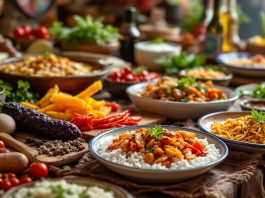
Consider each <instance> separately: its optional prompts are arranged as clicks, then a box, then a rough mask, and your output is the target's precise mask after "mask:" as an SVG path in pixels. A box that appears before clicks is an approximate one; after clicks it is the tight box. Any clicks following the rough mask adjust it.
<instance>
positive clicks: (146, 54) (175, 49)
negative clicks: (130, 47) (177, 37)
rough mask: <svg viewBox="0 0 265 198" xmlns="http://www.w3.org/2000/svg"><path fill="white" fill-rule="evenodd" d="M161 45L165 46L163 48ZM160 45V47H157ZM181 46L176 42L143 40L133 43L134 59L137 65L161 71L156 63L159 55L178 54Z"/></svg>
mask: <svg viewBox="0 0 265 198" xmlns="http://www.w3.org/2000/svg"><path fill="white" fill-rule="evenodd" d="M162 45H166V46H167V47H166V48H164V49H163V47H162ZM159 46H160V47H159ZM180 52H181V46H180V45H177V44H170V43H163V44H152V42H150V41H143V42H139V43H136V45H135V59H136V62H137V63H138V65H144V66H146V67H148V68H149V70H151V71H161V70H162V69H161V67H160V66H159V65H158V64H157V63H156V60H157V59H158V58H159V57H163V56H171V55H174V54H179V53H180Z"/></svg>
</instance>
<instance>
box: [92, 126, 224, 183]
mask: <svg viewBox="0 0 265 198" xmlns="http://www.w3.org/2000/svg"><path fill="white" fill-rule="evenodd" d="M142 127H148V128H150V127H153V125H142V126H141V125H140V126H133V127H123V128H118V129H114V130H111V131H108V132H105V133H102V134H100V135H98V136H96V137H94V138H93V139H92V140H91V141H90V143H89V149H90V152H91V154H92V155H93V156H94V157H95V158H97V159H98V160H99V161H100V162H101V163H102V164H103V165H104V166H106V167H107V168H109V169H111V170H112V171H114V172H116V173H119V174H121V175H124V176H126V177H128V178H130V179H133V180H137V181H144V182H152V183H162V182H163V183H164V182H176V181H182V180H187V179H190V178H192V177H195V176H198V175H201V174H203V173H206V172H207V171H209V170H210V169H212V168H213V167H215V166H217V165H218V164H220V163H221V162H222V161H223V160H224V159H225V158H226V157H227V155H228V148H227V146H226V145H225V144H224V143H223V142H222V141H221V140H219V139H218V138H216V137H214V136H213V135H212V134H205V133H203V132H200V131H195V130H191V129H186V128H181V127H177V126H166V125H165V126H162V127H163V128H166V129H168V130H187V131H190V132H193V133H196V135H197V137H198V138H201V139H204V138H207V140H208V143H209V144H215V146H216V148H218V149H219V151H220V153H221V156H220V158H219V159H218V160H216V161H214V162H211V163H209V164H206V165H203V166H199V167H194V168H183V169H176V170H153V169H144V168H133V167H128V166H125V165H121V164H118V163H114V162H110V161H108V160H106V159H104V158H103V157H102V156H101V154H100V153H99V152H98V147H99V146H100V142H101V141H102V140H104V138H106V137H108V136H111V137H112V136H113V137H117V136H118V135H119V134H121V133H124V132H127V131H133V130H137V129H139V128H142Z"/></svg>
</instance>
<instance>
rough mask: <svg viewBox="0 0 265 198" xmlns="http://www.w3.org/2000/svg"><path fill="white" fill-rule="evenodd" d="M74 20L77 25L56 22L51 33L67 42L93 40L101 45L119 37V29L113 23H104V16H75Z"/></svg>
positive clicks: (92, 41)
mask: <svg viewBox="0 0 265 198" xmlns="http://www.w3.org/2000/svg"><path fill="white" fill-rule="evenodd" d="M74 20H75V22H76V26H75V27H65V26H64V25H63V24H62V23H61V22H58V21H56V22H54V23H53V25H52V27H51V28H50V29H49V32H50V34H51V35H52V36H53V37H55V38H56V39H58V40H60V41H63V42H66V43H78V42H91V43H96V44H98V45H101V46H102V45H105V44H106V43H109V42H112V41H117V40H118V38H119V32H118V29H117V28H115V27H113V26H111V25H104V24H103V18H100V19H93V18H92V17H91V16H86V17H84V18H82V17H81V16H75V17H74Z"/></svg>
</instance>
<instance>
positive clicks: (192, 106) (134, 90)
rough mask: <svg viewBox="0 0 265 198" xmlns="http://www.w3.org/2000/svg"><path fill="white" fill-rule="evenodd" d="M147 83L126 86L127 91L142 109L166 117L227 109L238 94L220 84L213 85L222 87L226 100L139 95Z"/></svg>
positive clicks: (181, 117)
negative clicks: (201, 100)
mask: <svg viewBox="0 0 265 198" xmlns="http://www.w3.org/2000/svg"><path fill="white" fill-rule="evenodd" d="M147 84H150V83H139V84H136V85H132V86H130V87H128V89H127V93H128V96H129V98H130V100H131V101H132V102H133V103H134V105H135V106H136V107H137V108H138V109H140V110H142V111H146V112H150V113H156V114H160V115H164V116H166V117H168V118H173V119H177V120H186V119H194V120H196V119H199V118H200V117H202V116H203V115H206V114H208V113H212V112H217V111H225V110H228V108H229V107H231V106H232V105H233V104H234V102H235V101H236V100H237V99H238V94H237V93H236V92H235V91H233V90H232V89H229V88H226V87H221V86H215V87H217V88H220V89H222V90H223V91H224V92H225V93H226V95H227V96H228V99H226V100H217V101H212V102H193V103H191V102H175V101H163V100H157V99H151V98H147V97H143V96H139V94H138V93H139V92H141V91H145V90H146V85H147ZM153 84H155V82H153Z"/></svg>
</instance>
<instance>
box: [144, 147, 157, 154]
mask: <svg viewBox="0 0 265 198" xmlns="http://www.w3.org/2000/svg"><path fill="white" fill-rule="evenodd" d="M154 150H155V149H154V147H152V146H148V147H146V149H145V153H153V152H154Z"/></svg>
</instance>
